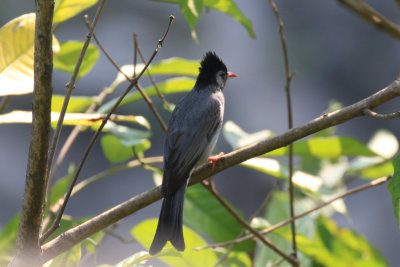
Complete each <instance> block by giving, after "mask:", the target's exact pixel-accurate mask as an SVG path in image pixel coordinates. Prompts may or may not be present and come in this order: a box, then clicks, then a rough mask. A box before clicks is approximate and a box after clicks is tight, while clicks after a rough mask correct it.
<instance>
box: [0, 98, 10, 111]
mask: <svg viewBox="0 0 400 267" xmlns="http://www.w3.org/2000/svg"><path fill="white" fill-rule="evenodd" d="M10 99H11V95H6V96H4V98H3V99H2V100H1V103H0V114H1V113H3V111H4V110H5V109H6V107H7V104H8V101H10Z"/></svg>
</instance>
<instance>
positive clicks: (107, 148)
mask: <svg viewBox="0 0 400 267" xmlns="http://www.w3.org/2000/svg"><path fill="white" fill-rule="evenodd" d="M131 142H133V140H131ZM136 142H137V144H136V145H135V152H136V153H141V152H143V151H144V150H146V149H149V148H150V141H149V140H148V139H146V138H143V139H139V140H136ZM101 147H102V148H103V152H104V155H105V156H106V158H107V159H108V160H109V161H110V162H111V163H118V162H123V161H126V160H128V159H130V158H132V157H133V156H134V154H133V150H132V146H125V145H124V144H122V142H121V140H120V139H119V138H118V137H116V136H115V135H112V134H106V135H104V136H103V137H102V138H101Z"/></svg>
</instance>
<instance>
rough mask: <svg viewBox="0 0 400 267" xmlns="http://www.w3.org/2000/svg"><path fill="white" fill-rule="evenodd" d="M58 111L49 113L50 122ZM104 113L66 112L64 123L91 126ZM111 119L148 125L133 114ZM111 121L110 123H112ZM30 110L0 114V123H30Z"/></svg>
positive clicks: (141, 118) (56, 119)
mask: <svg viewBox="0 0 400 267" xmlns="http://www.w3.org/2000/svg"><path fill="white" fill-rule="evenodd" d="M59 115H60V114H59V113H58V112H52V113H51V122H52V123H57V121H58V118H59ZM105 116H106V115H104V114H86V113H67V114H65V118H64V125H86V126H91V125H94V124H95V123H97V122H99V121H102V120H103V119H104V118H105ZM110 119H111V120H112V121H127V122H134V123H137V124H140V125H142V126H144V127H146V128H148V127H150V125H149V123H148V122H147V120H146V119H145V118H144V117H142V116H133V115H112V116H111V118H110ZM112 121H111V122H110V123H112ZM31 122H32V112H31V111H21V110H19V111H12V112H9V113H6V114H3V115H0V124H6V123H31Z"/></svg>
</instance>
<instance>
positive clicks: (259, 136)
mask: <svg viewBox="0 0 400 267" xmlns="http://www.w3.org/2000/svg"><path fill="white" fill-rule="evenodd" d="M223 134H224V138H225V140H226V141H227V142H228V143H229V144H230V145H231V146H232V148H233V149H238V148H239V147H243V146H246V145H249V144H252V143H255V142H258V141H261V140H263V139H267V138H269V137H271V136H273V133H272V132H271V131H269V130H262V131H259V132H256V133H252V134H249V133H246V132H245V131H243V130H242V129H241V128H240V127H239V126H238V125H237V124H236V123H234V122H233V121H227V122H226V123H225V125H224V128H223Z"/></svg>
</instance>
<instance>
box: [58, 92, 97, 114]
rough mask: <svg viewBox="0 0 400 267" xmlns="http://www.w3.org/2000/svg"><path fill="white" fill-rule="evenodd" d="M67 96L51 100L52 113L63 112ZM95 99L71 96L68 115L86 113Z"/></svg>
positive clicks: (59, 96)
mask: <svg viewBox="0 0 400 267" xmlns="http://www.w3.org/2000/svg"><path fill="white" fill-rule="evenodd" d="M64 98H65V96H63V95H53V96H52V98H51V111H52V112H61V108H62V105H63V103H64ZM94 100H95V98H94V97H91V96H71V98H70V99H69V102H68V107H67V113H75V112H84V111H85V110H86V109H87V108H88V107H89V106H90V105H91V104H92V103H93V102H94Z"/></svg>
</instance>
